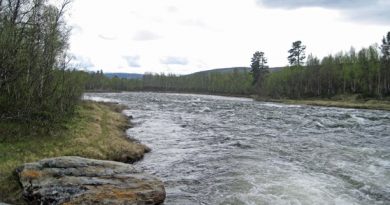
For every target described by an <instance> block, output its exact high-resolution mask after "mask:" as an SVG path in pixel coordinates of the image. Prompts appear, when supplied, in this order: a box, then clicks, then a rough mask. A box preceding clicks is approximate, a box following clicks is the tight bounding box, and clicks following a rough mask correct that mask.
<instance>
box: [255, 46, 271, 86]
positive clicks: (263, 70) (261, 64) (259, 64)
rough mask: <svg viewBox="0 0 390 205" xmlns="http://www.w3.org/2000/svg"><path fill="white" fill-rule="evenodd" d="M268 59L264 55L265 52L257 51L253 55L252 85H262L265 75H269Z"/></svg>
mask: <svg viewBox="0 0 390 205" xmlns="http://www.w3.org/2000/svg"><path fill="white" fill-rule="evenodd" d="M267 63H268V62H267V58H266V57H265V55H264V52H260V51H256V52H255V53H254V54H253V57H252V60H251V73H252V77H253V81H252V84H253V85H260V84H259V83H262V80H263V79H264V77H265V75H266V74H267V73H268V66H267Z"/></svg>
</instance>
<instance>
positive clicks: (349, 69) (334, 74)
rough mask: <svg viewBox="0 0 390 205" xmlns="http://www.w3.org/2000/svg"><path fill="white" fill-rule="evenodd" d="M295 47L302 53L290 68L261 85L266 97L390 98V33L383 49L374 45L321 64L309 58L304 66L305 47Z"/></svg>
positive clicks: (293, 58)
mask: <svg viewBox="0 0 390 205" xmlns="http://www.w3.org/2000/svg"><path fill="white" fill-rule="evenodd" d="M295 46H297V48H296V49H295V50H301V51H300V53H299V52H295V55H294V52H292V55H290V56H289V60H291V61H290V66H289V67H287V68H285V69H283V70H282V71H280V72H275V73H271V74H269V75H268V76H267V77H266V79H265V80H264V81H263V82H262V87H263V92H264V94H265V95H268V96H270V97H273V98H280V97H288V98H305V97H332V96H335V95H340V94H361V95H362V96H363V97H375V98H382V97H385V96H389V95H390V32H389V33H388V34H387V35H386V36H385V37H384V38H383V40H382V44H381V45H377V44H374V45H372V46H369V47H368V48H362V49H361V50H358V51H356V50H355V49H354V48H351V49H350V51H348V52H339V53H337V54H335V55H329V56H325V57H324V58H322V59H321V60H320V59H318V58H317V57H315V56H313V55H309V56H308V57H307V61H306V63H305V64H304V65H303V64H301V63H302V60H304V59H305V57H303V56H304V48H305V47H303V46H298V45H295ZM293 47H294V45H293ZM302 51H303V52H302ZM298 53H299V54H298ZM298 55H300V56H301V58H300V57H298Z"/></svg>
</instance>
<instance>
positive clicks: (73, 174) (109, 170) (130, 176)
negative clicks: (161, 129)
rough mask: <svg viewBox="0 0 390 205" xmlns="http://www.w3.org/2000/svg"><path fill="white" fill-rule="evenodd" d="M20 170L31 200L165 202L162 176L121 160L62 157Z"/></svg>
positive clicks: (26, 192)
mask: <svg viewBox="0 0 390 205" xmlns="http://www.w3.org/2000/svg"><path fill="white" fill-rule="evenodd" d="M16 172H17V174H18V176H19V179H20V183H21V184H22V187H23V197H24V198H25V199H26V200H27V201H28V202H29V203H30V204H129V205H133V204H134V205H143V204H161V203H163V202H164V200H165V195H166V194H165V189H164V185H163V183H162V182H161V181H160V180H159V179H157V178H155V177H153V176H150V175H148V174H145V173H143V172H142V171H140V170H138V169H136V168H134V167H133V166H132V165H130V164H124V163H120V162H113V161H103V160H94V159H86V158H81V157H58V158H50V159H43V160H41V161H38V162H36V163H28V164H25V165H23V166H22V167H20V168H18V169H17V170H16Z"/></svg>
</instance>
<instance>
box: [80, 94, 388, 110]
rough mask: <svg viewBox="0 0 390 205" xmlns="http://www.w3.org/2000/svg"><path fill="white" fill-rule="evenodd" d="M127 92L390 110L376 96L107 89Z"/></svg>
mask: <svg viewBox="0 0 390 205" xmlns="http://www.w3.org/2000/svg"><path fill="white" fill-rule="evenodd" d="M125 92H130V93H131V92H141V93H148V92H149V93H167V94H175V93H176V94H195V95H215V96H222V97H238V98H250V99H253V100H255V101H259V102H274V103H282V104H287V105H310V106H320V107H337V108H349V109H365V110H384V111H390V101H389V100H379V99H375V98H367V99H361V100H356V99H353V98H352V99H348V97H347V98H346V99H337V100H336V99H329V98H307V99H305V98H303V99H288V98H284V99H275V98H268V97H259V96H258V95H255V94H246V95H245V94H225V93H207V92H180V91H154V90H144V91H107V93H125ZM87 93H101V92H94V91H87Z"/></svg>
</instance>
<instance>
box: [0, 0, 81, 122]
mask: <svg viewBox="0 0 390 205" xmlns="http://www.w3.org/2000/svg"><path fill="white" fill-rule="evenodd" d="M0 2H1V4H0V59H1V60H0V113H1V114H0V120H18V121H20V120H22V121H34V120H38V121H46V122H51V121H55V120H57V119H61V118H62V117H63V116H65V115H68V114H71V113H73V111H74V106H75V104H76V102H77V101H78V100H79V98H80V96H81V94H82V92H83V84H82V81H81V78H80V76H78V75H77V72H74V71H71V70H69V69H67V62H68V61H69V59H68V57H67V55H66V50H67V48H68V37H69V30H70V29H69V28H68V27H67V25H66V22H65V21H64V18H63V15H64V12H65V9H66V7H67V6H68V4H69V3H70V1H69V0H64V1H63V3H62V4H61V5H60V6H59V7H58V8H57V7H55V6H53V5H51V4H49V3H48V2H47V1H45V0H34V1H33V0H23V1H22V0H10V1H0Z"/></svg>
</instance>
